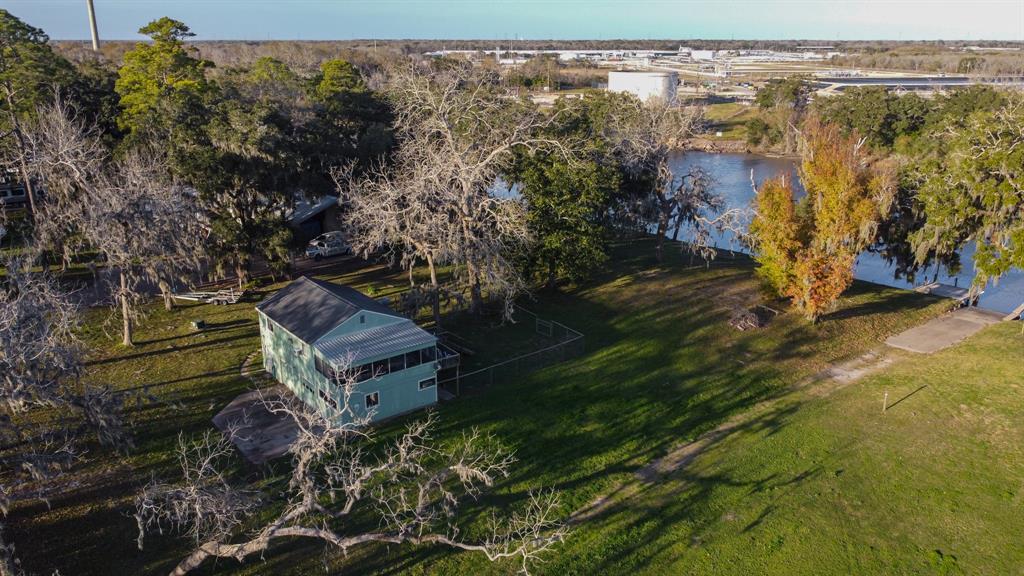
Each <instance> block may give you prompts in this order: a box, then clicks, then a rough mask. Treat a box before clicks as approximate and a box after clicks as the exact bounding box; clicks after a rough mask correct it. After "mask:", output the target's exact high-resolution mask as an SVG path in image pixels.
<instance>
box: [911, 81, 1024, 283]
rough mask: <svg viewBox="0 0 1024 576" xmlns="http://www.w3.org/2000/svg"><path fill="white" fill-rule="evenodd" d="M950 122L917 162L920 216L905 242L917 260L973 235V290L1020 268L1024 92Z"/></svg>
mask: <svg viewBox="0 0 1024 576" xmlns="http://www.w3.org/2000/svg"><path fill="white" fill-rule="evenodd" d="M958 123H961V124H960V125H955V124H954V125H951V126H949V127H948V128H947V129H946V130H944V131H942V132H941V133H940V134H939V139H940V150H941V153H940V154H937V155H935V156H933V157H932V158H931V159H930V160H929V161H928V162H925V163H923V165H922V166H921V168H920V171H919V176H920V188H919V189H918V199H919V201H920V202H921V203H922V204H923V206H924V214H925V218H926V220H925V224H924V226H923V227H922V228H921V229H920V230H918V231H917V232H916V233H915V234H914V235H913V241H914V247H915V253H916V255H917V258H918V260H919V261H922V260H924V259H925V258H927V257H928V256H929V255H930V254H934V253H938V254H943V255H945V254H952V253H956V252H957V251H959V250H960V249H962V248H963V247H964V245H966V244H967V243H969V242H974V243H975V244H976V246H977V250H976V253H975V256H974V267H975V278H974V282H973V285H972V290H973V291H974V292H977V290H979V289H981V288H983V287H984V286H985V284H986V283H987V282H988V281H989V280H991V279H993V278H999V277H1000V276H1002V275H1003V274H1005V273H1006V272H1007V271H1009V270H1010V269H1011V268H1014V267H1018V268H1020V267H1024V131H1022V126H1024V99H1022V98H1021V97H1020V96H1017V95H1012V96H1008V97H1007V100H1006V101H1005V103H1004V104H1003V105H1002V106H1000V107H998V108H997V109H995V110H993V111H985V110H982V111H979V112H976V113H974V114H972V115H970V116H969V117H968V118H966V119H960V120H959V121H958Z"/></svg>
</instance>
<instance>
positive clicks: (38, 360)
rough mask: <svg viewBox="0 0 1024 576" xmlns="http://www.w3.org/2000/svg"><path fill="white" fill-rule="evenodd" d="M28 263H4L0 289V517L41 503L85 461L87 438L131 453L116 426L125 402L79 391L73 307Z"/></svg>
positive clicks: (97, 389)
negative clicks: (21, 504) (32, 501)
mask: <svg viewBox="0 0 1024 576" xmlns="http://www.w3.org/2000/svg"><path fill="white" fill-rule="evenodd" d="M30 261H31V259H30V258H25V259H20V260H11V261H8V262H5V263H4V264H5V268H6V270H7V275H6V277H5V278H4V280H3V282H2V284H0V438H2V445H3V448H2V449H0V466H2V469H3V474H2V476H0V478H2V480H0V511H2V512H3V513H4V514H6V513H7V511H8V510H9V507H10V505H11V503H12V502H13V501H15V500H18V499H26V498H43V499H45V498H46V496H47V494H48V493H49V492H50V491H51V490H52V489H54V485H53V484H54V481H55V480H57V479H59V478H60V477H61V476H62V475H63V474H64V473H65V472H66V471H67V469H68V468H69V467H70V466H71V465H73V464H74V463H76V462H78V461H79V460H80V459H81V458H82V457H83V455H84V452H83V450H82V447H81V446H82V444H83V443H84V442H85V441H86V440H87V439H88V438H89V434H90V433H95V437H96V438H97V439H98V440H99V441H100V442H101V443H102V444H104V445H108V446H113V447H115V448H118V449H127V448H130V447H131V440H130V438H129V436H128V434H127V430H126V425H125V423H124V420H123V416H122V414H123V412H124V409H125V406H126V403H127V402H128V401H130V400H131V398H129V397H128V396H126V395H124V394H122V393H118V392H116V391H114V390H113V389H111V388H110V387H107V386H90V385H84V384H82V383H81V382H80V381H79V377H80V375H81V373H82V349H81V346H80V345H79V342H78V341H77V339H76V338H75V335H74V334H75V330H76V328H77V326H78V313H77V309H76V306H75V305H74V303H73V302H72V301H71V298H70V297H69V296H68V294H66V293H64V292H62V291H61V290H60V289H59V288H58V287H57V284H56V282H55V281H54V280H53V279H52V278H50V277H49V276H47V275H45V274H34V273H31V272H30V271H29V262H30Z"/></svg>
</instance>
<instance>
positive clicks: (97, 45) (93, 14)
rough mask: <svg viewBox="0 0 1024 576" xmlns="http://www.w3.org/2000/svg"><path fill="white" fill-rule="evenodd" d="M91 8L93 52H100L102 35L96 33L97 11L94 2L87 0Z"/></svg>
mask: <svg viewBox="0 0 1024 576" xmlns="http://www.w3.org/2000/svg"><path fill="white" fill-rule="evenodd" d="M85 3H86V4H87V5H88V6H89V28H90V30H92V51H93V52H99V51H100V33H99V32H97V31H96V10H95V9H94V8H93V7H92V0H85Z"/></svg>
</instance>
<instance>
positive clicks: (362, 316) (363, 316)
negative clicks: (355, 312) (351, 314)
mask: <svg viewBox="0 0 1024 576" xmlns="http://www.w3.org/2000/svg"><path fill="white" fill-rule="evenodd" d="M359 323H360V324H366V314H360V315H359Z"/></svg>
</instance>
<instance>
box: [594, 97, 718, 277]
mask: <svg viewBox="0 0 1024 576" xmlns="http://www.w3.org/2000/svg"><path fill="white" fill-rule="evenodd" d="M700 120H701V111H700V109H699V108H695V107H684V106H679V105H676V104H675V103H672V102H666V101H663V100H660V99H654V100H650V101H648V102H641V101H640V100H638V99H635V98H629V99H625V100H624V105H623V106H621V107H620V108H619V109H618V110H616V111H615V112H614V113H613V114H612V115H611V118H610V122H609V135H608V136H609V137H610V138H612V144H613V146H614V149H615V150H616V152H617V153H618V155H619V156H620V158H621V161H622V162H623V164H624V165H625V166H626V167H627V168H628V169H629V170H630V171H631V172H632V173H633V174H634V175H635V176H636V177H638V178H642V179H646V180H649V181H650V184H649V185H650V196H648V197H647V198H646V199H645V201H643V202H641V204H640V206H639V207H638V209H639V210H640V211H641V219H646V220H648V221H653V223H654V224H655V226H656V229H655V237H656V244H655V255H656V256H657V258H658V261H659V262H660V261H662V259H663V254H662V246H663V244H664V241H665V237H666V236H667V234H668V231H669V227H670V226H671V225H672V223H673V219H674V218H675V219H676V222H677V224H682V223H684V222H686V221H687V218H689V216H687V215H686V214H683V213H681V212H680V208H681V200H685V199H686V198H687V197H689V198H691V199H692V198H694V197H695V195H694V194H692V192H693V191H695V190H701V192H700V194H698V196H699V195H705V196H706V194H707V193H708V192H709V189H710V186H708V184H709V181H708V180H706V177H705V176H704V175H700V174H689V175H686V176H683V177H681V178H676V176H675V175H674V173H673V172H672V166H671V164H670V162H669V160H670V157H671V153H672V152H673V150H676V149H678V148H679V147H681V146H682V144H683V141H684V140H686V139H687V138H689V137H690V136H692V135H693V133H694V131H695V128H696V127H697V125H698V123H699V122H700ZM691 215H692V212H691ZM680 217H682V220H679V218H680ZM694 222H697V220H695V219H690V223H694Z"/></svg>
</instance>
